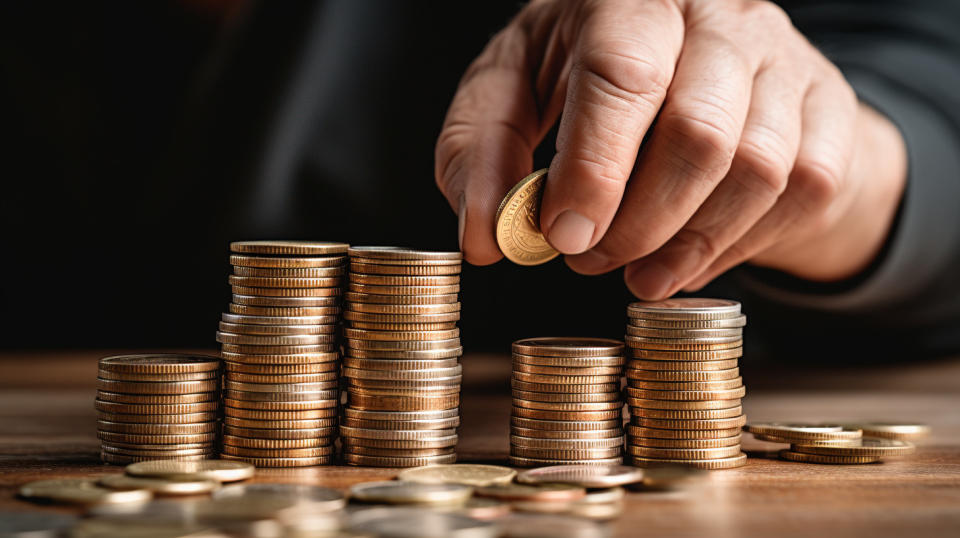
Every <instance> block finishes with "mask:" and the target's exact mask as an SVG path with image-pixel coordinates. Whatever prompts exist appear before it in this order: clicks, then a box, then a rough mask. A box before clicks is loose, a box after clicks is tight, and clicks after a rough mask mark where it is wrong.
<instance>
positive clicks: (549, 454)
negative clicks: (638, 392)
mask: <svg viewBox="0 0 960 538" xmlns="http://www.w3.org/2000/svg"><path fill="white" fill-rule="evenodd" d="M623 363H624V359H623V343H622V342H618V341H617V340H607V339H604V338H527V339H524V340H518V341H516V342H514V343H513V379H512V380H511V386H512V388H513V413H512V416H511V419H510V420H511V422H510V463H512V464H513V465H516V466H519V467H533V466H540V465H562V464H573V463H579V464H584V463H586V464H598V465H603V464H614V463H621V462H622V461H623V457H622V454H623V396H622V393H621V392H620V381H621V378H622V375H623Z"/></svg>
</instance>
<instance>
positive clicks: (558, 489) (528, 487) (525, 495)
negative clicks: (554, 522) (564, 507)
mask: <svg viewBox="0 0 960 538" xmlns="http://www.w3.org/2000/svg"><path fill="white" fill-rule="evenodd" d="M473 493H474V495H476V496H478V497H489V498H493V499H500V500H504V501H540V502H547V501H574V500H577V499H582V498H583V497H585V496H586V495H587V491H586V489H584V488H583V487H581V486H575V485H569V484H559V483H537V484H512V483H506V484H501V485H493V486H482V487H478V488H476V489H475V490H474V492H473Z"/></svg>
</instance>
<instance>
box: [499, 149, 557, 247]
mask: <svg viewBox="0 0 960 538" xmlns="http://www.w3.org/2000/svg"><path fill="white" fill-rule="evenodd" d="M546 180H547V169H546V168H544V169H542V170H537V171H536V172H534V173H532V174H530V175H529V176H527V177H525V178H523V179H521V180H520V182H519V183H517V184H516V185H515V186H514V187H513V188H512V189H510V191H509V192H507V195H506V196H505V197H504V198H503V201H502V202H500V207H499V208H497V216H496V228H495V230H494V232H495V234H496V237H497V245H499V246H500V251H501V252H503V255H504V256H506V258H507V259H508V260H510V261H512V262H513V263H516V264H518V265H539V264H541V263H546V262H548V261H550V260H552V259H553V258H556V257H557V256H558V255H559V254H560V253H559V252H557V250H556V249H554V248H553V247H552V246H550V243H548V242H547V239H546V238H545V237H544V236H543V233H542V232H541V231H540V201H541V199H542V198H543V189H544V186H545V185H546Z"/></svg>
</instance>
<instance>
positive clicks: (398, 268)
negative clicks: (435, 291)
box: [350, 259, 461, 276]
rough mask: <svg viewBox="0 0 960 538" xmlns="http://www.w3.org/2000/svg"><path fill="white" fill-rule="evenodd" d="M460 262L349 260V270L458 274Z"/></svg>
mask: <svg viewBox="0 0 960 538" xmlns="http://www.w3.org/2000/svg"><path fill="white" fill-rule="evenodd" d="M460 265H461V264H460V262H455V263H450V264H444V265H388V264H384V263H364V262H362V261H358V260H357V259H353V260H350V271H351V272H353V273H365V274H368V275H402V276H443V275H458V274H460Z"/></svg>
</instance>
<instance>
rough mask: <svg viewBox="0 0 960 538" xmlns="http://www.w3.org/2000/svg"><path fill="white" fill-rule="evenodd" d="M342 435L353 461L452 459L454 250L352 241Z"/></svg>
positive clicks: (456, 370)
mask: <svg viewBox="0 0 960 538" xmlns="http://www.w3.org/2000/svg"><path fill="white" fill-rule="evenodd" d="M349 254H350V275H349V276H350V285H349V286H350V287H349V291H348V292H347V294H346V301H345V302H344V308H345V310H344V320H345V325H346V328H344V330H343V336H344V350H345V354H344V358H343V379H344V382H345V387H346V391H347V396H348V399H347V401H348V403H347V405H346V407H345V408H344V410H343V417H342V420H341V426H340V442H341V444H342V445H343V459H344V461H345V462H346V463H347V464H350V465H367V466H377V467H413V466H420V465H429V464H434V463H451V462H453V461H455V460H456V457H457V456H456V443H457V430H456V428H457V427H458V426H459V425H460V410H459V406H460V381H461V367H460V364H459V357H460V355H462V354H463V348H462V347H461V346H460V329H459V328H458V327H457V321H458V320H459V319H460V303H459V302H458V295H457V294H458V293H459V291H460V264H461V260H462V255H461V254H460V253H459V252H432V251H417V250H410V249H402V248H396V247H351V248H350V250H349Z"/></svg>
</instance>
